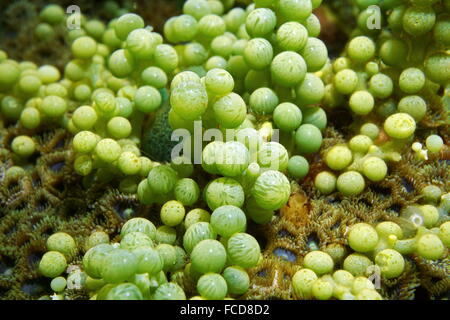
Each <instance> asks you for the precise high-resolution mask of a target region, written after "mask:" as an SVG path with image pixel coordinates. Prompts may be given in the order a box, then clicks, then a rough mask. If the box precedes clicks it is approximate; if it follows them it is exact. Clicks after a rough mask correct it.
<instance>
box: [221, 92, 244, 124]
mask: <svg viewBox="0 0 450 320" xmlns="http://www.w3.org/2000/svg"><path fill="white" fill-rule="evenodd" d="M213 112H214V119H215V120H216V121H217V123H219V124H220V126H221V127H223V128H229V129H232V128H237V127H238V126H239V125H241V124H242V122H244V120H245V117H246V115H247V105H246V104H245V101H244V100H243V99H242V98H241V96H239V95H238V94H236V93H234V92H231V93H229V94H226V95H225V96H223V97H221V98H220V99H218V100H217V101H216V102H215V103H214V105H213Z"/></svg>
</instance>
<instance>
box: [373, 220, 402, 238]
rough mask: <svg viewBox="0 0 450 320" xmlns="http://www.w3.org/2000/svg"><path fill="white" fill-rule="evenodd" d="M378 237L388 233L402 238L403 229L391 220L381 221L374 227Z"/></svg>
mask: <svg viewBox="0 0 450 320" xmlns="http://www.w3.org/2000/svg"><path fill="white" fill-rule="evenodd" d="M375 230H377V232H378V235H379V236H380V237H382V238H383V237H384V238H387V237H388V236H390V235H394V236H396V237H397V238H398V239H401V238H403V230H402V228H400V226H399V225H398V224H396V223H394V222H391V221H383V222H380V223H379V224H377V226H376V227H375Z"/></svg>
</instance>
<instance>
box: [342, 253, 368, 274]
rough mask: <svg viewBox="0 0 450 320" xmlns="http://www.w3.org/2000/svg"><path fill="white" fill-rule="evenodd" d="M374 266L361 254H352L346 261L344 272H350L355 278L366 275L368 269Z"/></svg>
mask: <svg viewBox="0 0 450 320" xmlns="http://www.w3.org/2000/svg"><path fill="white" fill-rule="evenodd" d="M371 265H373V263H372V261H371V260H370V259H369V258H367V257H366V256H365V255H362V254H360V253H352V254H350V255H348V256H347V258H345V260H344V264H343V267H344V270H346V271H348V272H350V273H351V274H352V275H354V276H355V277H357V276H363V275H365V274H366V271H367V268H368V267H369V266H371Z"/></svg>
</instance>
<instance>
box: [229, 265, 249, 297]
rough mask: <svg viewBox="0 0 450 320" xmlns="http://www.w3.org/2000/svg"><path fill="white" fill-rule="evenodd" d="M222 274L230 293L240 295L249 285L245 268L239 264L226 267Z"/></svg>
mask: <svg viewBox="0 0 450 320" xmlns="http://www.w3.org/2000/svg"><path fill="white" fill-rule="evenodd" d="M222 276H223V277H224V279H225V281H226V282H227V287H228V292H229V293H231V294H237V295H242V294H244V293H246V292H247V290H248V288H249V287H250V277H249V276H248V273H247V272H246V271H245V269H243V268H241V267H239V266H231V267H228V268H226V269H225V270H224V271H223V273H222Z"/></svg>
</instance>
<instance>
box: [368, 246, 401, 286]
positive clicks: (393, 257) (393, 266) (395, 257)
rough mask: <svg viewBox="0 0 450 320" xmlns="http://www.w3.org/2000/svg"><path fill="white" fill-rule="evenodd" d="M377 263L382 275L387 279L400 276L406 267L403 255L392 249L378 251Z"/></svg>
mask: <svg viewBox="0 0 450 320" xmlns="http://www.w3.org/2000/svg"><path fill="white" fill-rule="evenodd" d="M375 264H376V265H377V266H379V267H380V269H381V275H382V276H384V277H386V278H387V279H392V278H396V277H398V276H399V275H401V274H402V272H403V270H404V269H405V260H404V259H403V256H402V255H401V254H400V253H398V252H397V251H395V250H392V249H385V250H382V251H380V252H378V254H377V255H376V256H375Z"/></svg>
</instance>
